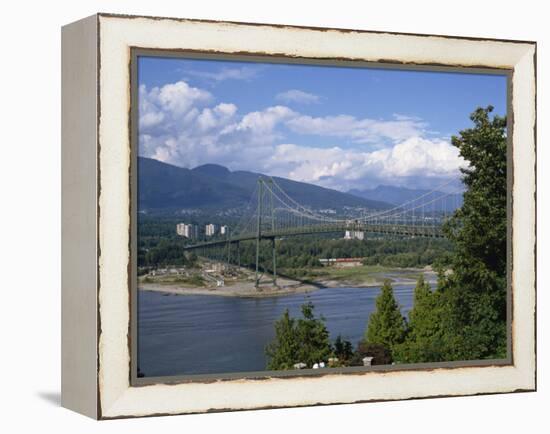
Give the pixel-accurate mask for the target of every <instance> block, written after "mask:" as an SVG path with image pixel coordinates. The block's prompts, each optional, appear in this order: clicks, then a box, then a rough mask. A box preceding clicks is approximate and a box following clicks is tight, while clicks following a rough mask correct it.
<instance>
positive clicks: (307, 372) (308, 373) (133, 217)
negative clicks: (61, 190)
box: [128, 46, 513, 387]
mask: <svg viewBox="0 0 550 434" xmlns="http://www.w3.org/2000/svg"><path fill="white" fill-rule="evenodd" d="M129 49H130V65H129V77H130V106H129V137H130V182H129V190H130V197H131V203H130V275H129V277H128V281H129V288H130V289H129V292H130V304H131V311H130V326H129V331H128V333H129V342H128V346H129V351H130V354H131V357H130V387H142V386H147V385H154V384H171V385H176V384H186V383H206V382H212V381H216V380H222V381H225V380H265V379H269V378H285V379H289V378H304V377H306V378H307V377H322V376H327V375H340V374H343V375H361V374H362V373H365V372H372V371H376V372H396V371H397V372H400V371H418V370H434V369H441V368H443V369H457V368H467V367H490V366H513V337H512V317H513V309H512V300H513V291H512V272H513V270H512V265H513V261H512V217H513V206H512V205H513V204H512V199H513V198H512V187H513V158H512V157H513V109H512V100H513V98H512V94H513V86H512V81H513V69H512V68H480V67H457V66H442V65H437V66H432V65H431V64H430V65H426V64H415V65H411V64H405V65H401V64H387V63H383V62H375V63H373V62H366V61H362V60H341V59H338V60H332V61H328V60H324V59H322V60H319V59H311V58H300V57H292V58H285V57H281V56H279V55H268V54H264V55H258V54H256V53H246V54H245V53H239V54H230V53H222V52H219V53H213V52H199V51H193V52H189V51H187V50H176V49H172V50H163V49H149V48H142V47H134V46H131V47H129ZM140 57H156V58H170V59H189V58H191V59H210V60H227V61H243V62H251V63H254V62H258V63H268V64H287V65H316V66H333V67H349V68H371V69H388V70H401V71H404V70H407V71H427V72H456V73H463V74H487V75H502V76H505V77H506V100H507V104H506V105H507V115H508V116H509V119H511V121H510V122H509V125H508V128H507V158H508V166H507V183H508V191H507V198H506V199H507V204H506V212H507V219H508V222H507V237H508V238H507V253H506V255H507V257H508V258H509V259H508V261H509V262H508V264H507V276H506V280H507V289H506V299H507V303H508V304H507V324H506V335H507V337H506V340H507V353H506V357H504V358H502V359H475V360H460V361H451V362H428V363H411V364H401V365H391V366H390V365H384V366H373V367H369V368H364V367H346V368H333V369H331V370H330V371H321V372H320V371H319V370H313V369H303V370H300V371H269V370H265V371H243V372H233V373H218V374H197V375H186V374H175V375H170V376H152V377H145V378H139V377H138V376H137V356H138V350H137V340H138V339H137V313H138V310H137V309H138V307H137V306H138V301H137V296H138V289H137V254H136V252H137V243H138V237H137V215H138V209H137V194H138V193H137V190H138V188H137V186H138V179H137V176H138V173H137V172H138V169H137V166H138V164H137V158H138V150H137V143H138V134H139V131H138V127H137V124H138V113H137V109H136V108H137V107H138V105H139V100H138V83H137V78H138V63H137V62H138V60H139V58H140Z"/></svg>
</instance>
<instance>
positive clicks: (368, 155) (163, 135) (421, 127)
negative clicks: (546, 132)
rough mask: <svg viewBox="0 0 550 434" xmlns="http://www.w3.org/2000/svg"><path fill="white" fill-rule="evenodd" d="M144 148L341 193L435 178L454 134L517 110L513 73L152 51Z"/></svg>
mask: <svg viewBox="0 0 550 434" xmlns="http://www.w3.org/2000/svg"><path fill="white" fill-rule="evenodd" d="M138 77H139V85H140V96H139V102H140V108H139V111H140V127H139V133H140V155H143V156H148V157H152V158H156V159H159V160H162V161H165V162H168V163H172V164H175V165H179V166H183V167H189V168H192V167H195V166H197V165H200V164H205V163H217V164H222V165H225V166H227V167H229V168H230V169H232V170H251V171H257V172H262V173H267V174H271V175H277V176H284V177H288V178H292V179H295V180H299V181H305V182H312V183H315V184H318V185H323V186H326V187H331V188H336V189H339V190H344V191H345V190H348V189H351V188H372V187H375V186H376V185H378V184H389V185H403V186H409V187H429V186H435V185H437V183H441V182H444V181H446V180H447V179H450V178H453V177H454V178H456V177H458V167H459V166H461V165H462V166H463V165H465V164H466V163H465V162H464V161H463V160H461V158H460V157H459V156H458V154H457V151H456V148H454V147H453V146H452V145H450V136H451V135H453V134H457V133H458V131H459V130H460V129H463V128H466V127H468V126H470V120H469V114H470V113H471V112H472V111H473V110H474V109H475V108H476V107H478V106H487V105H489V104H490V105H493V106H494V107H495V111H494V113H496V114H500V115H504V114H505V111H506V77H505V76H503V75H488V74H466V73H442V72H424V71H406V70H396V69H374V68H342V67H327V66H311V65H289V64H267V63H253V62H228V61H213V60H191V59H174V58H158V57H140V59H139V66H138Z"/></svg>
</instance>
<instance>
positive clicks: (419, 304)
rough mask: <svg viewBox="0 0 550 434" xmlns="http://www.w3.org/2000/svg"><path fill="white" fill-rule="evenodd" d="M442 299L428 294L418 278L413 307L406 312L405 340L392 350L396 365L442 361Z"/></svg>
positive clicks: (425, 284)
mask: <svg viewBox="0 0 550 434" xmlns="http://www.w3.org/2000/svg"><path fill="white" fill-rule="evenodd" d="M443 313H444V309H443V308H442V297H441V293H440V292H432V290H431V288H430V284H429V283H427V282H425V281H424V276H420V278H419V279H418V282H417V284H416V287H415V289H414V304H413V308H412V309H411V311H410V312H409V321H408V327H407V334H406V339H405V341H404V342H403V343H401V344H398V345H396V346H394V347H393V356H394V359H395V360H396V361H398V362H400V363H419V362H426V361H431V362H440V361H444V358H443V357H444V356H443V354H442V353H441V348H442V339H443V337H442V328H441V324H442V319H443Z"/></svg>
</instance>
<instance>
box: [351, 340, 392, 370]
mask: <svg viewBox="0 0 550 434" xmlns="http://www.w3.org/2000/svg"><path fill="white" fill-rule="evenodd" d="M364 357H372V360H371V365H373V366H374V365H390V364H391V363H392V361H393V359H392V355H391V352H390V350H389V348H388V347H386V346H385V345H382V344H369V343H366V342H359V344H358V345H357V350H356V351H355V353H354V354H353V357H352V358H351V360H350V365H351V366H363V358H364Z"/></svg>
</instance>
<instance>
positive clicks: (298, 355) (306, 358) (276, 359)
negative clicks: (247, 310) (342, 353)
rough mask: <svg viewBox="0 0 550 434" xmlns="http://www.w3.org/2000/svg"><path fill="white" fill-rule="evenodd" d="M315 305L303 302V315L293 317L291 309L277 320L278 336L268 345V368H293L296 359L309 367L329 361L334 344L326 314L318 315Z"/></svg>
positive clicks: (276, 334)
mask: <svg viewBox="0 0 550 434" xmlns="http://www.w3.org/2000/svg"><path fill="white" fill-rule="evenodd" d="M313 310H314V306H313V304H312V303H311V302H310V303H305V304H304V305H302V318H299V319H297V320H296V319H294V318H291V317H290V315H289V313H288V310H286V311H285V313H284V314H283V316H282V317H281V318H280V319H279V320H278V321H277V322H276V323H275V339H274V340H273V342H271V343H270V344H269V345H268V346H267V347H266V350H265V352H266V355H267V356H268V359H269V361H268V365H267V369H271V370H279V369H292V368H293V367H294V364H296V363H305V364H306V365H307V367H308V368H311V367H312V366H313V364H315V363H318V362H326V361H327V360H328V358H329V357H330V355H331V352H332V348H331V344H330V339H329V332H328V330H327V328H326V325H325V322H324V318H323V317H319V318H317V317H315V315H314V313H313Z"/></svg>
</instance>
